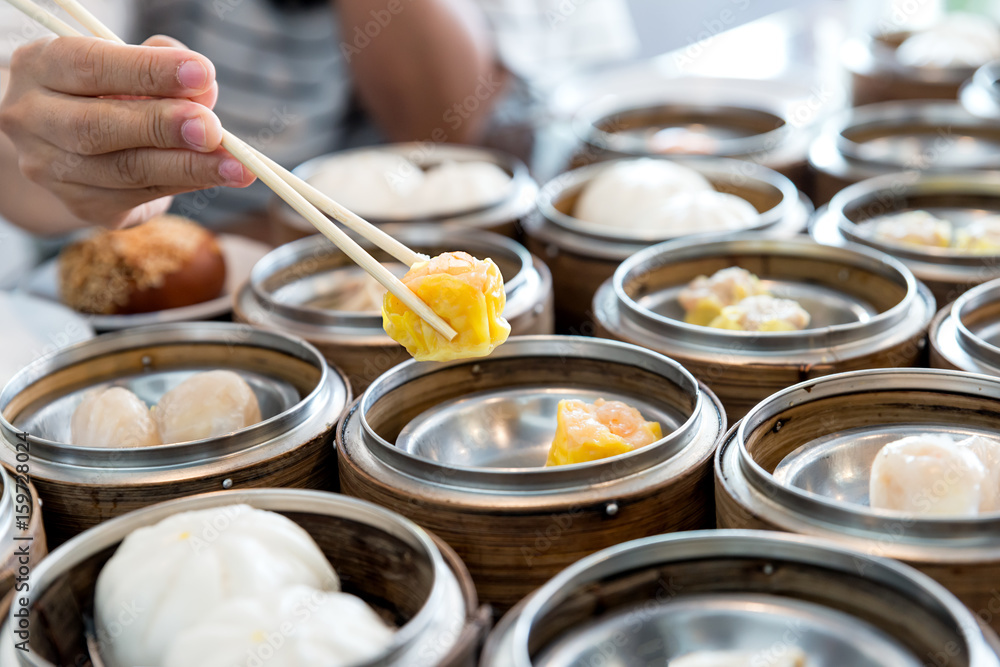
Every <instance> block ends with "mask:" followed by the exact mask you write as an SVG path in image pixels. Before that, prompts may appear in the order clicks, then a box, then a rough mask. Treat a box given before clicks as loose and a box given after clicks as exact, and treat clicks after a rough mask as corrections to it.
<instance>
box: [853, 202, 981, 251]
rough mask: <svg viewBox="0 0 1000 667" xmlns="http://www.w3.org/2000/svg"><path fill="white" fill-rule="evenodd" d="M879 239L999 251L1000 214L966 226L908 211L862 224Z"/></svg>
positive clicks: (908, 243) (924, 213)
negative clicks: (958, 225) (957, 225)
mask: <svg viewBox="0 0 1000 667" xmlns="http://www.w3.org/2000/svg"><path fill="white" fill-rule="evenodd" d="M860 228H861V229H862V230H864V231H866V232H869V233H870V234H871V235H872V237H873V238H874V239H875V240H877V241H882V242H883V243H890V244H894V245H903V246H912V247H928V248H944V249H949V250H952V251H955V252H958V253H961V254H967V255H996V254H998V253H1000V215H987V216H983V217H981V218H976V219H974V220H972V221H971V222H969V223H968V224H967V225H965V226H964V227H956V226H955V225H953V224H952V222H951V221H949V220H945V219H943V218H938V217H936V216H934V215H932V214H930V213H928V212H927V211H906V212H905V213H898V214H896V215H891V216H887V217H884V218H880V219H878V220H875V221H872V222H867V223H862V224H861V225H860Z"/></svg>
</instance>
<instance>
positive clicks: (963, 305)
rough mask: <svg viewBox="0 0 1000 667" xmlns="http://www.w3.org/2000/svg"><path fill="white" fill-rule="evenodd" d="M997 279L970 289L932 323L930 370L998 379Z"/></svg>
mask: <svg viewBox="0 0 1000 667" xmlns="http://www.w3.org/2000/svg"><path fill="white" fill-rule="evenodd" d="M998 324H1000V279H998V280H992V281H990V282H988V283H985V284H983V285H980V286H979V287H976V288H975V289H971V290H969V291H968V292H966V293H965V294H963V295H962V296H960V297H959V298H958V299H956V300H955V302H954V303H951V304H949V305H947V306H945V307H944V308H942V309H941V310H940V311H939V312H938V314H937V315H936V316H935V317H934V320H933V321H932V322H931V326H930V330H929V331H928V333H927V339H928V341H929V343H930V361H931V367H932V368H943V369H947V370H959V371H966V372H969V373H983V374H984V375H992V376H994V377H1000V347H998V346H997V343H1000V339H998V333H1000V330H998V328H997V325H998Z"/></svg>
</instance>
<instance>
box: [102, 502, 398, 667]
mask: <svg viewBox="0 0 1000 667" xmlns="http://www.w3.org/2000/svg"><path fill="white" fill-rule="evenodd" d="M348 598H350V599H348ZM125 608H129V609H136V610H137V612H136V617H135V619H134V620H133V621H132V622H131V623H128V624H119V623H118V622H117V620H116V619H117V618H118V616H119V614H120V613H121V610H122V609H125ZM305 611H308V612H309V615H310V616H311V617H312V618H310V619H307V620H306V621H304V622H303V621H302V616H301V615H302V614H303V613H304V612H305ZM335 612H337V613H338V615H339V614H341V613H350V620H349V621H342V622H340V623H337V624H332V625H331V624H327V623H322V621H323V620H328V619H330V618H331V616H332V614H334V613H335ZM94 616H95V623H96V626H97V631H98V636H99V637H112V635H111V634H110V630H109V629H110V628H112V627H113V628H114V629H115V632H114V635H113V639H111V640H110V641H104V642H102V643H101V644H100V646H99V649H100V651H101V657H102V659H103V662H104V663H105V664H106V665H107V666H108V667H133V666H134V665H144V666H148V667H161V666H162V667H169V666H171V665H179V664H186V665H190V666H191V667H209V666H210V665H215V664H217V663H215V662H212V661H211V658H212V656H215V657H223V656H224V657H225V658H226V659H227V660H229V661H230V662H231V661H233V660H235V661H239V660H241V659H245V658H246V655H247V652H246V650H247V647H249V648H250V649H251V650H252V648H253V647H254V646H255V645H256V646H258V647H259V645H260V642H261V641H263V640H266V639H267V638H268V637H269V636H270V635H268V634H267V633H268V632H270V631H272V627H271V626H272V625H273V624H275V623H277V625H278V626H279V630H280V627H281V624H282V621H287V620H288V618H289V617H293V618H297V619H298V620H299V623H296V624H295V627H294V628H293V631H292V632H290V633H288V635H287V636H285V637H284V640H285V641H284V642H283V644H282V645H281V646H280V647H277V648H274V647H272V648H273V649H274V652H275V655H274V656H273V657H275V658H278V656H281V658H278V659H279V660H285V661H286V662H277V661H276V662H275V664H281V665H283V664H295V663H294V662H287V661H288V660H292V661H294V660H295V656H296V655H298V654H299V653H300V652H302V651H309V650H313V649H315V650H316V651H317V653H316V654H310V658H311V660H313V661H317V664H329V665H338V664H341V663H340V662H338V659H342V657H343V656H344V655H348V656H350V655H355V656H361V657H360V658H358V659H369V658H372V657H375V656H376V655H378V654H380V653H382V652H383V651H384V650H385V648H386V647H387V646H388V644H389V643H390V642H391V640H392V633H393V631H392V630H391V629H390V628H389V627H388V626H387V625H386V624H385V623H384V622H383V621H382V620H381V619H380V618H379V617H378V616H377V615H376V614H375V613H374V611H373V610H371V609H370V608H368V607H367V605H366V604H365V603H364V602H363V601H361V600H360V599H358V598H355V597H354V596H351V595H348V594H346V593H341V592H340V580H339V578H338V576H337V573H336V572H335V571H334V569H333V567H332V566H331V565H330V563H329V561H328V560H327V559H326V557H325V556H324V554H323V552H322V551H321V550H320V548H319V546H318V545H317V544H316V543H315V541H313V539H312V537H311V536H310V535H309V534H308V533H307V532H306V531H305V530H304V529H302V528H301V527H300V526H299V525H298V524H296V523H295V522H293V521H291V520H290V519H287V518H286V517H284V516H282V515H280V514H278V513H275V512H269V511H266V510H259V509H255V508H252V507H250V506H248V505H229V506H223V507H216V508H211V509H206V510H196V511H191V512H182V513H180V514H175V515H173V516H171V517H168V518H166V519H163V520H162V521H160V522H159V523H157V524H155V525H152V526H146V527H143V528H139V529H138V530H135V531H134V532H132V533H131V534H130V535H129V536H127V537H126V538H125V539H124V540H123V541H122V543H121V545H119V547H118V549H117V551H116V552H115V554H114V555H113V556H112V557H111V559H110V560H109V561H108V562H107V563H106V564H105V565H104V567H103V569H102V570H101V572H100V574H99V576H98V579H97V587H96V589H95V598H94ZM319 624H322V626H323V627H322V632H321V631H320V628H319ZM119 628H120V630H119ZM211 629H218V630H219V632H220V633H223V634H219V633H215V640H214V642H213V643H212V651H213V652H212V653H211V654H209V655H204V654H202V655H200V656H199V659H198V660H196V661H195V662H190V661H189V657H190V656H191V655H192V652H194V651H196V650H197V649H199V648H200V647H202V646H204V641H205V636H204V632H206V631H208V630H211ZM320 635H322V636H320ZM238 650H242V652H241V653H235V651H238ZM338 655H339V656H341V658H338ZM178 660H182V661H184V660H187V661H186V662H177V661H178ZM225 664H229V662H227V663H225Z"/></svg>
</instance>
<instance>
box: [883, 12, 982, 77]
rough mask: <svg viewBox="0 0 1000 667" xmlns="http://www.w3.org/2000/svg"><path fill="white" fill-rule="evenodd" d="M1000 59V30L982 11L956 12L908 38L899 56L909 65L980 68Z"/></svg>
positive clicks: (897, 53) (898, 51)
mask: <svg viewBox="0 0 1000 667" xmlns="http://www.w3.org/2000/svg"><path fill="white" fill-rule="evenodd" d="M998 58H1000V31H998V29H997V25H996V23H994V22H993V21H991V20H990V19H989V18H987V17H986V16H982V15H980V14H969V13H965V12H954V13H951V14H948V15H946V16H945V17H944V18H943V19H942V20H941V21H939V22H938V23H937V24H936V25H933V26H931V27H929V28H926V29H924V30H921V31H919V32H917V33H915V34H913V35H911V36H910V37H908V38H906V40H904V41H903V43H902V44H900V45H899V47H898V48H897V49H896V59H897V60H898V61H899V62H900V63H902V64H903V65H906V66H908V67H934V68H941V69H946V68H952V67H979V66H980V65H985V64H986V63H988V62H990V61H991V60H996V59H998Z"/></svg>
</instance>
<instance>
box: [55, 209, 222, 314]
mask: <svg viewBox="0 0 1000 667" xmlns="http://www.w3.org/2000/svg"><path fill="white" fill-rule="evenodd" d="M225 282H226V263H225V260H224V259H223V257H222V252H221V251H220V250H219V244H218V242H217V241H216V239H215V236H214V235H213V234H212V233H211V232H209V231H208V230H206V229H204V228H202V227H200V226H198V225H197V224H195V223H194V222H192V221H191V220H188V219H187V218H181V217H179V216H175V215H161V216H158V217H156V218H152V219H151V220H149V221H148V222H145V223H143V224H141V225H139V226H137V227H131V228H129V229H119V230H115V231H103V232H99V233H97V234H95V235H94V236H92V237H90V238H87V239H83V240H82V241H77V242H76V243H73V244H72V245H70V246H68V247H67V248H66V249H65V250H63V252H62V254H61V255H60V256H59V291H60V294H61V296H62V300H63V302H64V303H65V304H66V305H67V306H69V307H70V308H73V309H75V310H78V311H80V312H84V313H94V314H100V315H130V314H135V313H150V312H154V311H158V310H167V309H170V308H180V307H182V306H190V305H193V304H196V303H202V302H203V301H208V300H210V299H214V298H216V297H217V296H219V295H220V294H221V293H222V289H223V286H224V285H225Z"/></svg>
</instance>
